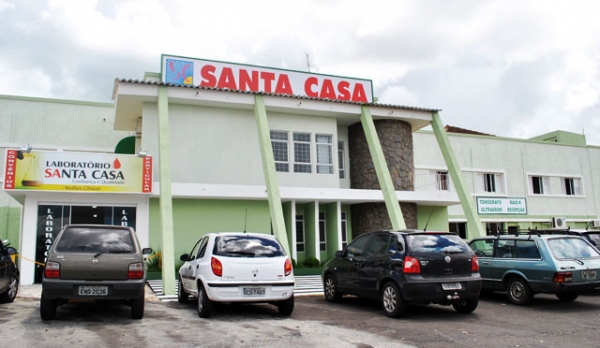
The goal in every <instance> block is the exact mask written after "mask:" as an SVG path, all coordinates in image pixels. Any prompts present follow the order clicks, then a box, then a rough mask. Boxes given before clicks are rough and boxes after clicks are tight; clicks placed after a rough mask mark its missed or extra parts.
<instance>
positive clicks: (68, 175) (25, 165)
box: [4, 149, 152, 193]
mask: <svg viewBox="0 0 600 348" xmlns="http://www.w3.org/2000/svg"><path fill="white" fill-rule="evenodd" d="M4 189H5V190H35V191H69V192H124V193H152V157H151V156H146V157H138V156H135V155H124V154H112V153H111V154H98V153H82V152H53V151H31V152H30V153H26V152H23V151H21V150H16V149H8V150H7V151H6V163H5V165H4Z"/></svg>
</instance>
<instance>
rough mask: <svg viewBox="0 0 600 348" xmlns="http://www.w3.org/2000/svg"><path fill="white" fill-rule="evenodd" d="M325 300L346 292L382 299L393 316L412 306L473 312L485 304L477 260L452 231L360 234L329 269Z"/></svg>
mask: <svg viewBox="0 0 600 348" xmlns="http://www.w3.org/2000/svg"><path fill="white" fill-rule="evenodd" d="M322 279H323V289H324V294H325V299H326V300H327V301H329V302H337V301H339V300H341V299H342V296H343V295H344V294H349V295H356V296H359V297H366V298H372V299H376V300H380V301H381V305H382V307H383V310H384V312H385V314H386V315H387V316H389V317H398V316H402V315H405V314H406V312H407V309H408V305H410V304H440V305H452V306H453V307H454V309H455V310H456V311H458V312H461V313H471V312H473V311H474V310H475V308H477V304H478V303H479V292H480V291H481V276H480V275H479V263H478V260H477V256H475V254H474V253H473V251H472V250H471V248H470V247H469V246H468V245H467V244H466V243H465V242H464V241H463V240H462V239H461V238H460V237H459V236H458V235H457V234H454V233H450V232H424V231H416V230H400V231H379V232H371V233H366V234H363V235H360V236H359V237H357V238H356V239H355V240H354V241H353V242H352V243H350V244H349V245H348V246H347V247H346V249H344V250H343V251H337V252H336V254H335V258H333V259H331V260H329V261H327V262H326V263H325V265H324V266H323V273H322Z"/></svg>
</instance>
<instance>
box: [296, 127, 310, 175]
mask: <svg viewBox="0 0 600 348" xmlns="http://www.w3.org/2000/svg"><path fill="white" fill-rule="evenodd" d="M311 166H312V164H311V159H310V133H294V172H295V173H311V172H312V170H311Z"/></svg>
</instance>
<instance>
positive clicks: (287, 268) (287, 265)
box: [283, 259, 292, 276]
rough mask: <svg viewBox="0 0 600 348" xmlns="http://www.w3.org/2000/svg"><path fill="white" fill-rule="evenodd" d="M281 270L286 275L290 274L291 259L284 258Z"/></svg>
mask: <svg viewBox="0 0 600 348" xmlns="http://www.w3.org/2000/svg"><path fill="white" fill-rule="evenodd" d="M283 271H284V272H285V275H286V276H289V275H290V274H292V261H290V259H286V260H285V264H283Z"/></svg>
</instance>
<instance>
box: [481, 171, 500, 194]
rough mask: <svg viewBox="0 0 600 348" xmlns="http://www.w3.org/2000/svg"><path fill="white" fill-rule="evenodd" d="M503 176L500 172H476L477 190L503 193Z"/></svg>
mask: <svg viewBox="0 0 600 348" xmlns="http://www.w3.org/2000/svg"><path fill="white" fill-rule="evenodd" d="M503 183H504V176H503V174H501V173H478V174H477V191H478V192H489V193H504V184H503Z"/></svg>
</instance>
